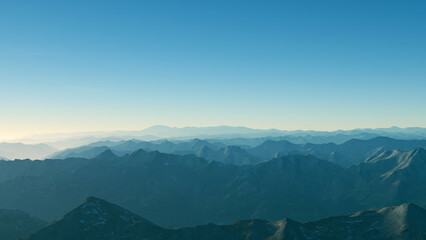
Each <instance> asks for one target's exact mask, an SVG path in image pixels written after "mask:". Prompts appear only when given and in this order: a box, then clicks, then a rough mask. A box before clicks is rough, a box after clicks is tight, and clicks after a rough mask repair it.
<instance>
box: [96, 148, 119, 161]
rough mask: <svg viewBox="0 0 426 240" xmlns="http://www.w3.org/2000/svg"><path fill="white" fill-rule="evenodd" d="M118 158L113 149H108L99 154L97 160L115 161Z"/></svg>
mask: <svg viewBox="0 0 426 240" xmlns="http://www.w3.org/2000/svg"><path fill="white" fill-rule="evenodd" d="M115 158H118V156H117V155H115V154H114V153H113V152H112V151H111V149H109V148H108V149H107V150H105V151H103V152H102V153H101V154H99V155H98V156H96V157H95V159H115Z"/></svg>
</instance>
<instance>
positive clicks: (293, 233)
mask: <svg viewBox="0 0 426 240" xmlns="http://www.w3.org/2000/svg"><path fill="white" fill-rule="evenodd" d="M425 235H426V211H425V210H424V209H422V208H420V207H418V206H416V205H414V204H402V205H399V206H394V207H385V208H380V209H371V210H366V211H360V212H357V213H354V214H348V215H344V216H338V217H329V218H326V219H321V220H318V221H314V222H307V223H300V222H296V221H293V220H291V219H288V218H285V219H281V220H278V221H265V220H259V219H248V220H239V221H237V222H235V223H233V224H231V225H216V224H211V223H210V224H206V225H198V226H191V227H160V226H158V225H155V224H154V223H152V222H150V221H148V220H146V219H144V218H142V217H140V216H138V215H136V214H133V213H131V212H130V211H128V210H126V209H123V208H121V207H119V206H117V205H114V204H112V203H109V202H107V201H104V200H102V199H99V198H95V197H89V198H87V199H86V200H85V201H84V202H82V203H81V204H80V205H78V206H77V207H76V208H74V209H72V210H71V211H70V212H68V213H67V214H65V216H64V217H62V218H61V219H60V220H58V221H55V222H53V223H51V224H49V225H48V226H46V227H44V228H42V229H40V230H39V231H37V232H35V233H33V234H31V235H29V236H28V237H27V238H25V240H74V239H79V240H116V239H126V240H163V239H164V240H166V239H175V240H180V239H182V240H191V239H193V240H213V239H214V240H216V239H223V240H227V239H229V240H239V239H240V240H296V239H298V240H312V239H315V240H332V239H339V240H345V239H347V240H354V239H363V240H373V239H399V240H421V239H425Z"/></svg>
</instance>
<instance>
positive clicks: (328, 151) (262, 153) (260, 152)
mask: <svg viewBox="0 0 426 240" xmlns="http://www.w3.org/2000/svg"><path fill="white" fill-rule="evenodd" d="M418 147H423V148H426V140H397V139H392V138H388V137H376V138H373V139H369V140H359V139H351V140H349V141H347V142H344V143H342V144H335V143H326V144H312V143H308V144H294V143H291V142H289V141H286V140H280V141H274V140H266V141H265V142H263V143H261V144H260V145H258V146H255V147H248V146H245V147H243V146H227V145H225V144H224V143H221V142H220V141H218V140H217V141H216V142H213V143H212V142H211V141H207V140H200V139H192V140H189V141H178V142H172V141H167V140H165V141H153V142H147V141H139V140H129V141H120V142H95V143H92V144H89V145H85V146H82V147H78V148H73V149H66V150H63V151H60V152H58V153H55V154H53V155H51V156H50V158H61V159H63V158H70V157H80V158H93V157H95V156H96V155H98V154H100V153H101V152H102V151H105V150H106V149H111V150H112V151H113V152H114V153H115V154H116V155H118V156H123V155H124V154H126V153H131V152H133V151H136V150H138V149H144V150H146V151H153V150H157V151H160V152H163V153H173V154H179V155H185V154H194V155H196V156H198V157H202V158H205V159H206V160H208V161H218V162H224V163H231V164H236V165H244V164H253V163H257V162H261V161H265V160H270V159H272V158H274V157H277V156H285V155H288V154H302V155H308V154H311V155H315V156H317V157H318V158H321V159H325V160H329V161H331V162H335V163H337V164H339V165H341V166H343V167H348V166H351V165H353V164H357V163H360V162H362V161H364V160H365V159H366V158H368V157H371V156H375V155H377V154H380V153H382V152H383V151H386V150H394V149H400V150H403V151H409V150H412V149H415V148H418Z"/></svg>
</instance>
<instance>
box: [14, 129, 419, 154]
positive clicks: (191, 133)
mask: <svg viewBox="0 0 426 240" xmlns="http://www.w3.org/2000/svg"><path fill="white" fill-rule="evenodd" d="M379 136H385V137H390V138H397V139H405V140H410V139H426V128H418V127H411V128H398V127H391V128H376V129H367V128H366V129H353V130H337V131H313V130H312V131H304V130H294V131H287V130H278V129H252V128H247V127H232V126H218V127H183V128H175V127H167V126H153V127H149V128H146V129H143V130H135V131H110V132H81V133H68V134H65V133H64V134H44V135H37V136H31V137H27V138H21V139H15V140H14V141H20V142H25V143H47V144H49V145H50V146H53V147H55V148H58V149H65V148H71V147H77V146H81V145H85V144H89V143H91V142H96V141H109V140H111V141H120V140H131V139H138V140H144V141H153V140H160V139H169V140H189V139H194V138H199V139H205V140H206V139H220V140H221V141H227V142H228V143H226V145H241V141H239V139H246V140H243V142H246V143H247V142H251V143H254V144H255V145H258V144H260V143H261V142H264V141H265V140H268V139H272V140H287V141H290V142H293V143H297V144H306V143H315V144H321V143H329V142H333V143H336V144H341V143H343V142H345V141H348V140H350V139H352V138H358V139H363V140H366V139H371V138H375V137H379ZM255 138H262V139H263V140H261V142H258V141H256V140H255ZM251 146H253V145H251Z"/></svg>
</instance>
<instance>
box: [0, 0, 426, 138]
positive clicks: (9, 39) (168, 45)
mask: <svg viewBox="0 0 426 240" xmlns="http://www.w3.org/2000/svg"><path fill="white" fill-rule="evenodd" d="M0 83H1V85H0V111H1V118H0V133H1V134H0V135H1V136H0V138H1V137H14V136H21V135H26V134H35V133H48V132H73V131H88V130H114V129H141V128H145V127H148V126H151V125H156V124H165V125H169V126H212V125H244V126H248V127H254V128H279V129H317V130H332V129H350V128H358V127H389V126H393V125H397V126H401V127H407V126H422V127H426V106H425V103H426V1H392V0H383V1H373V0H368V1H343V0H339V1H317V0H315V1H314V0H312V1H250V0H245V1H231V0H226V1H217V0H211V1H202V0H198V1H185V0H183V1H158V0H156V1H104V0H102V1H30V0H27V1H16V0H13V1H1V3H0Z"/></svg>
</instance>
